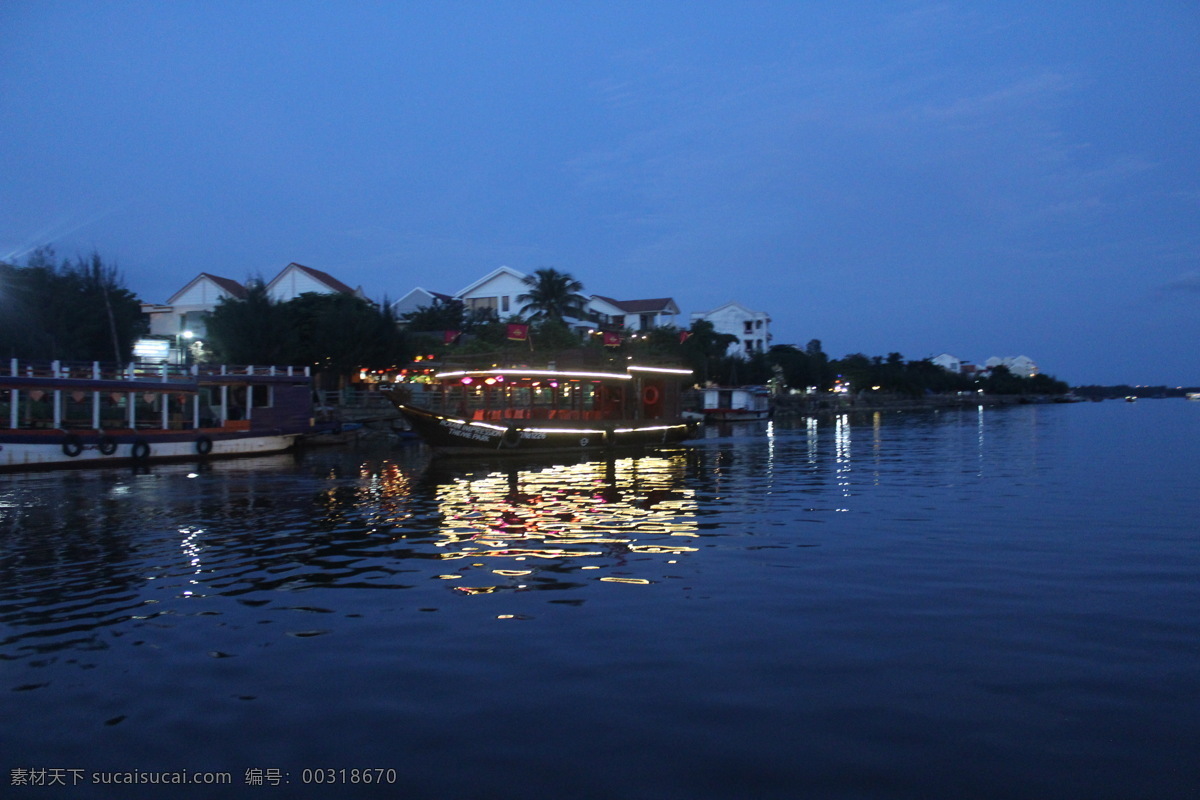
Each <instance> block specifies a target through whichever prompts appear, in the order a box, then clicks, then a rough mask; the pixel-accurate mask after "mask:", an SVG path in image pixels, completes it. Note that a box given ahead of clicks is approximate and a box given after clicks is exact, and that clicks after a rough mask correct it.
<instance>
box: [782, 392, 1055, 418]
mask: <svg viewBox="0 0 1200 800" xmlns="http://www.w3.org/2000/svg"><path fill="white" fill-rule="evenodd" d="M1059 401H1060V400H1059V398H1053V397H1042V396H1037V397H1035V396H1031V395H995V394H967V395H962V396H960V395H957V394H931V395H925V396H923V397H912V396H911V395H901V394H885V393H882V392H864V393H863V394H859V395H851V394H836V395H835V394H832V393H829V392H826V393H824V394H820V395H801V394H795V395H780V396H778V397H775V398H772V401H771V402H772V405H773V408H774V409H775V415H776V416H781V417H782V416H804V415H807V414H819V413H837V412H850V411H909V410H914V411H915V410H920V409H940V408H975V407H978V406H1013V405H1027V404H1032V403H1049V402H1059Z"/></svg>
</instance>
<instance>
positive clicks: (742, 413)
mask: <svg viewBox="0 0 1200 800" xmlns="http://www.w3.org/2000/svg"><path fill="white" fill-rule="evenodd" d="M770 418H771V411H770V409H760V410H753V409H728V408H717V409H705V410H704V421H705V422H710V423H711V422H753V421H754V420H759V419H770Z"/></svg>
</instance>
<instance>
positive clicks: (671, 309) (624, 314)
mask: <svg viewBox="0 0 1200 800" xmlns="http://www.w3.org/2000/svg"><path fill="white" fill-rule="evenodd" d="M587 309H588V311H591V312H592V313H594V314H596V315H597V316H598V317H599V319H600V322H601V323H602V324H606V325H612V326H615V327H618V328H629V329H631V330H635V331H648V330H650V329H651V328H662V327H666V326H668V325H674V324H675V317H676V316H677V315H678V314H679V306H677V305H675V301H674V299H672V298H670V297H660V298H655V299H652V300H614V299H612V298H611V297H604V296H603V295H599V294H594V295H592V297H591V299H590V300H589V301H588V304H587Z"/></svg>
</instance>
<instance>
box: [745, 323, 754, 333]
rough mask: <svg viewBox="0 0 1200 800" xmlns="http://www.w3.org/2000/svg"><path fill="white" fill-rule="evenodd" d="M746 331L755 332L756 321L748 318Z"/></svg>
mask: <svg viewBox="0 0 1200 800" xmlns="http://www.w3.org/2000/svg"><path fill="white" fill-rule="evenodd" d="M746 333H754V323H753V322H751V321H750V320H746Z"/></svg>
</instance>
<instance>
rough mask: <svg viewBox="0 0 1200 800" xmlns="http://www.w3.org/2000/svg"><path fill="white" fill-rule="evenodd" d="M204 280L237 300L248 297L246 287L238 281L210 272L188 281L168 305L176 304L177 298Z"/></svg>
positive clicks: (169, 299) (172, 296)
mask: <svg viewBox="0 0 1200 800" xmlns="http://www.w3.org/2000/svg"><path fill="white" fill-rule="evenodd" d="M203 280H208V281H210V282H212V283H214V284H216V285H217V286H218V287H219V288H220V289H221V290H222V291H225V292H228V293H229V294H230V295H231V296H233V297H235V298H237V299H238V300H243V299H245V297H246V287H245V286H242V284H240V283H238V282H237V281H235V280H233V279H231V278H222V277H221V276H220V275H212V274H210V273H208V272H201V273H200V274H199V275H197V276H196V277H195V278H193V279H192V280H190V281H188V284H187V286H184V287H183V288H182V289H180V290H179V291H178V292H176V293H175V294H173V295H171V296H170V297H169V298H168V299H167V305H171V304H172V303H174V302H175V298H176V297H179V296H180V295H181V294H183V293H184V292H186V291H187V290H188V289H191V288H192V287H193V286H195V285H196V284H197V283H199V282H200V281H203Z"/></svg>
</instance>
